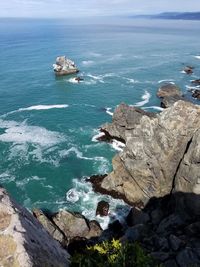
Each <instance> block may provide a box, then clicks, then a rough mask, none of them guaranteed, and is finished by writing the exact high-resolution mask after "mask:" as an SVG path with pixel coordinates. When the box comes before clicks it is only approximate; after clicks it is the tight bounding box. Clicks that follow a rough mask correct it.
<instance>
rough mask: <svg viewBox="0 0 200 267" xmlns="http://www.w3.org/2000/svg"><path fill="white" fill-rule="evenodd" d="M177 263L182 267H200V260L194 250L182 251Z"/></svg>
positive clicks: (186, 249)
mask: <svg viewBox="0 0 200 267" xmlns="http://www.w3.org/2000/svg"><path fill="white" fill-rule="evenodd" d="M176 261H177V263H178V266H180V267H191V266H200V258H199V257H198V255H197V254H196V253H195V251H194V250H193V249H192V248H185V249H184V250H182V251H180V252H179V253H178V255H177V257H176Z"/></svg>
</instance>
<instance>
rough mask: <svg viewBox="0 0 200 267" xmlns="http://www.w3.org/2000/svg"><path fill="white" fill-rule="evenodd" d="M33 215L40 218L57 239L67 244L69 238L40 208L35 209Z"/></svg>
mask: <svg viewBox="0 0 200 267" xmlns="http://www.w3.org/2000/svg"><path fill="white" fill-rule="evenodd" d="M32 212H33V215H34V216H35V217H36V218H37V219H38V221H39V222H40V223H41V224H42V225H43V226H44V228H45V229H46V230H47V231H48V233H49V234H50V235H51V236H52V237H53V238H54V239H56V240H57V241H59V242H60V243H61V244H62V245H63V246H65V245H66V244H67V240H66V239H67V238H66V237H65V236H64V234H63V233H62V232H61V231H60V230H59V228H58V227H57V226H56V225H55V224H54V223H52V222H51V221H50V220H49V219H48V218H47V216H46V215H45V214H44V213H43V212H42V211H41V210H39V209H36V208H35V209H33V211H32Z"/></svg>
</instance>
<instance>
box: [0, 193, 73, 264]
mask: <svg viewBox="0 0 200 267" xmlns="http://www.w3.org/2000/svg"><path fill="white" fill-rule="evenodd" d="M0 266H16V267H32V266H40V267H67V266H69V254H68V253H67V251H66V250H64V249H63V248H62V247H61V245H60V244H59V243H58V242H57V241H56V240H54V239H53V238H52V237H51V236H50V234H49V233H48V232H47V231H46V230H45V229H44V227H43V226H42V225H41V224H40V223H39V221H38V220H37V219H36V218H35V217H34V216H33V215H32V214H31V213H29V212H28V211H27V210H26V209H25V208H23V207H21V206H20V205H18V204H17V203H16V202H15V201H14V200H12V199H11V198H10V197H9V195H8V194H7V192H6V190H5V189H3V188H0Z"/></svg>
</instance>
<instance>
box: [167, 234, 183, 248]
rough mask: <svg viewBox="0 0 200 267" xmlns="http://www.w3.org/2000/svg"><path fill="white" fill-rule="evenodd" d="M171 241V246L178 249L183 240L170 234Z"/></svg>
mask: <svg viewBox="0 0 200 267" xmlns="http://www.w3.org/2000/svg"><path fill="white" fill-rule="evenodd" d="M169 243H170V246H171V248H172V249H173V250H175V251H177V250H178V249H179V248H180V246H181V244H182V241H181V240H180V239H179V238H178V237H177V236H175V235H170V237H169Z"/></svg>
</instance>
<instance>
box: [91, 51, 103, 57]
mask: <svg viewBox="0 0 200 267" xmlns="http://www.w3.org/2000/svg"><path fill="white" fill-rule="evenodd" d="M89 55H90V56H92V57H101V56H102V54H100V53H96V52H90V53H89Z"/></svg>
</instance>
